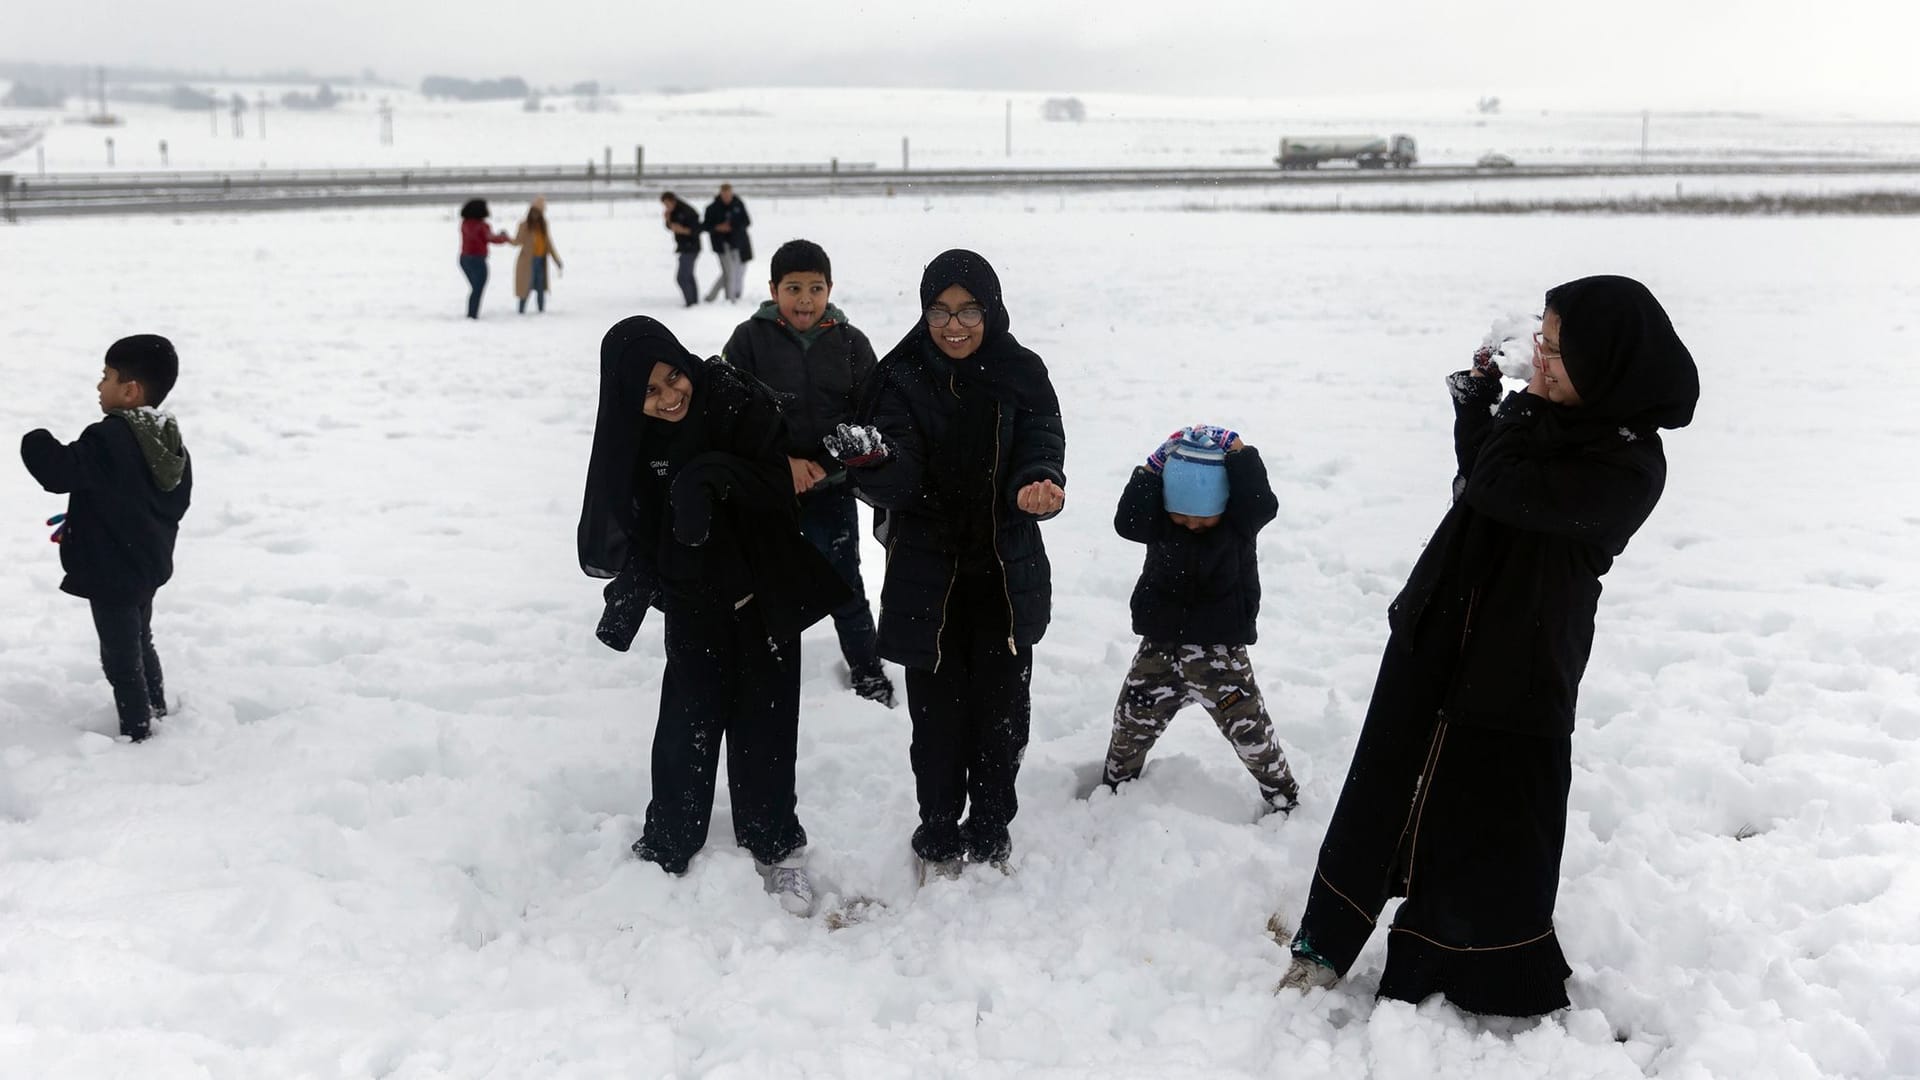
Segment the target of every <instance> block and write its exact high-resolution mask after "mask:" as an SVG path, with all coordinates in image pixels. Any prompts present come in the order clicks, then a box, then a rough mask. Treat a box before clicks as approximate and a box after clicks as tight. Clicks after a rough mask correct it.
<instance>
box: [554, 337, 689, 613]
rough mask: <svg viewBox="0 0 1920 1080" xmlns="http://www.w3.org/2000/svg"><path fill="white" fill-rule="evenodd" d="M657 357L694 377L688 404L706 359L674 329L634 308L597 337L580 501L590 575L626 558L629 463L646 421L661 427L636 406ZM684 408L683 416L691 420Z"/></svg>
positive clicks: (609, 571) (632, 465) (583, 558)
mask: <svg viewBox="0 0 1920 1080" xmlns="http://www.w3.org/2000/svg"><path fill="white" fill-rule="evenodd" d="M655 364H672V365H673V366H675V367H677V368H679V369H680V370H681V371H682V372H684V373H685V374H686V376H687V379H688V381H689V382H691V383H693V384H694V389H695V391H696V393H695V394H694V398H693V404H694V409H695V410H696V411H697V410H698V409H699V408H700V407H701V406H702V405H703V404H704V402H703V401H702V400H701V399H702V395H701V394H699V393H698V392H697V391H698V390H699V385H700V380H701V379H702V377H703V376H704V375H705V365H706V361H704V360H702V359H700V358H699V357H698V356H695V355H694V354H693V353H691V352H688V351H687V349H686V347H685V346H683V345H681V344H680V341H679V339H678V338H675V337H674V336H673V332H672V331H671V330H668V329H667V328H666V327H665V326H662V325H661V324H660V322H659V321H658V320H656V319H653V318H650V317H648V316H646V315H635V316H633V317H632V318H627V319H622V320H620V321H619V322H617V323H615V324H613V329H611V330H608V331H607V336H606V337H604V338H602V339H601V340H600V411H599V414H598V415H597V416H596V417H595V418H594V422H593V456H592V457H591V458H589V459H588V461H587V492H586V498H585V500H584V501H583V502H582V505H581V508H580V531H579V536H578V543H579V548H580V569H581V570H584V571H585V572H586V573H587V575H588V576H590V577H603V578H604V577H612V576H614V575H615V574H617V573H619V572H620V570H621V569H622V568H623V567H625V566H626V563H627V550H628V546H629V544H630V542H631V535H632V532H633V528H634V521H635V513H634V506H633V489H634V470H635V469H636V468H637V467H638V466H639V464H640V449H641V445H642V442H643V441H644V440H645V439H646V437H647V435H648V434H649V430H650V429H655V428H666V427H670V426H672V425H670V424H669V423H668V422H667V421H665V420H652V419H650V418H649V417H647V416H646V414H645V413H644V412H643V411H642V410H643V407H644V406H645V404H646V400H647V377H648V376H649V375H650V374H652V372H653V366H654V365H655ZM695 419H696V417H695V416H694V415H689V416H688V417H687V418H686V419H685V420H682V421H680V423H681V424H688V423H693V422H694V421H695Z"/></svg>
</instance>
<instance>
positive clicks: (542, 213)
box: [513, 196, 567, 315]
mask: <svg viewBox="0 0 1920 1080" xmlns="http://www.w3.org/2000/svg"><path fill="white" fill-rule="evenodd" d="M513 242H514V244H515V245H516V246H518V247H519V248H520V257H519V258H518V259H516V260H515V261H514V264H513V295H515V296H517V297H519V298H520V314H522V315H525V314H526V313H527V294H528V293H532V294H533V295H534V298H535V302H536V303H537V304H538V305H539V310H541V311H545V310H547V260H548V259H552V260H553V265H554V266H556V267H558V268H559V269H560V270H561V272H563V273H564V272H565V271H566V268H567V267H566V264H565V263H562V262H561V261H560V252H559V251H557V250H555V248H554V246H553V236H552V234H550V233H548V232H547V200H546V197H545V196H536V197H535V198H534V200H533V205H532V206H530V207H528V208H527V217H526V220H525V221H522V222H521V223H520V227H519V228H517V229H515V230H514V231H513Z"/></svg>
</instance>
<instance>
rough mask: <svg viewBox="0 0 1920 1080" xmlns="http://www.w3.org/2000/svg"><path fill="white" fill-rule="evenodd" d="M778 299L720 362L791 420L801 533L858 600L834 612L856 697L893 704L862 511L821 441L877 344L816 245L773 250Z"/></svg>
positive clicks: (852, 409)
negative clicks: (846, 302)
mask: <svg viewBox="0 0 1920 1080" xmlns="http://www.w3.org/2000/svg"><path fill="white" fill-rule="evenodd" d="M770 287H771V289H772V292H773V299H771V300H766V301H763V302H762V303H761V305H760V310H758V311H756V312H754V313H753V317H752V318H750V319H748V320H747V321H745V322H743V323H741V324H740V325H739V326H738V327H736V328H735V329H734V331H733V336H732V337H731V338H729V339H727V347H726V350H725V351H724V352H722V353H721V354H720V355H721V358H722V359H724V360H726V361H727V362H728V363H730V364H732V365H733V366H734V367H737V368H739V369H740V370H741V371H744V372H746V373H747V374H749V375H752V376H753V377H755V378H757V379H759V380H760V381H761V382H763V383H765V384H767V386H769V387H771V388H772V389H773V391H774V392H775V393H776V394H778V395H779V396H780V399H781V403H782V408H783V411H784V412H785V414H786V420H787V465H788V468H789V470H790V472H791V473H792V476H793V490H794V493H795V494H796V495H798V496H799V497H800V528H801V531H803V532H805V533H806V535H807V539H809V540H811V541H813V545H814V547H816V548H819V549H820V553H821V554H823V555H825V556H826V557H827V560H828V561H829V562H831V563H833V567H834V569H835V570H838V571H839V572H840V577H841V579H842V580H844V581H845V582H846V583H847V587H848V588H849V589H851V590H852V591H853V596H852V598H851V599H849V600H848V601H847V602H846V603H845V604H843V605H841V606H840V607H839V608H837V609H836V610H835V611H834V613H833V627H834V630H835V631H837V632H838V634H839V637H840V653H841V655H842V656H843V657H845V658H846V661H847V672H848V677H849V678H850V679H851V681H852V683H853V689H854V692H855V693H857V694H859V695H860V696H861V697H863V698H866V699H867V700H869V701H878V702H880V703H881V704H883V705H886V706H888V707H889V708H891V707H892V706H893V680H891V679H889V678H887V670H886V665H885V664H883V663H881V661H880V653H879V650H878V646H877V645H876V642H875V636H874V634H875V632H874V625H873V608H872V607H871V606H870V605H869V604H868V603H867V588H866V583H865V582H863V581H862V580H861V579H860V514H859V510H858V509H857V500H856V499H855V498H854V494H853V485H852V484H850V483H848V482H847V470H846V468H845V467H843V466H842V465H841V464H840V463H839V462H838V461H835V460H834V459H833V458H832V457H831V456H829V455H828V454H827V451H826V448H825V447H824V446H822V445H821V440H822V439H823V438H825V437H826V436H827V435H828V434H830V433H832V432H833V430H834V429H835V428H837V427H838V426H839V425H841V424H844V423H848V422H849V421H853V420H856V419H857V418H858V416H857V411H858V405H859V397H860V394H861V392H862V390H863V389H864V388H865V387H866V385H867V381H868V380H869V379H871V378H872V377H873V369H874V358H873V346H872V345H871V344H870V343H868V341H867V335H865V334H863V333H861V332H860V331H859V330H858V329H856V328H855V327H854V326H853V324H852V323H849V322H848V321H847V316H846V313H845V312H842V311H841V310H840V309H839V308H838V307H835V306H834V305H833V302H832V296H833V263H832V262H831V261H830V260H828V258H827V253H826V251H825V250H824V249H822V248H821V247H820V245H819V244H816V243H814V242H812V241H811V240H789V241H787V242H786V243H784V244H782V245H780V249H779V250H778V251H775V252H774V253H773V281H772V283H771V286H770Z"/></svg>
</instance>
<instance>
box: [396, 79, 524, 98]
mask: <svg viewBox="0 0 1920 1080" xmlns="http://www.w3.org/2000/svg"><path fill="white" fill-rule="evenodd" d="M420 92H421V93H422V94H425V95H426V96H427V97H430V98H452V99H453V100H455V101H515V100H524V99H525V98H527V97H529V96H530V95H531V91H530V90H529V89H528V87H527V80H525V79H522V78H520V77H519V76H518V75H508V76H506V77H504V78H499V79H457V78H454V77H453V76H451V75H429V76H427V77H426V78H425V79H422V80H421V81H420Z"/></svg>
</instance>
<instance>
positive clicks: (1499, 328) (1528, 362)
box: [1480, 314, 1540, 381]
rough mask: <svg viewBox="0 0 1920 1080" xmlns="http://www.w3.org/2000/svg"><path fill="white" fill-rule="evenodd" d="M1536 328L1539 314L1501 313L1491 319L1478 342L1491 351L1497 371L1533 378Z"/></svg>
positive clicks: (1517, 376)
mask: <svg viewBox="0 0 1920 1080" xmlns="http://www.w3.org/2000/svg"><path fill="white" fill-rule="evenodd" d="M1538 329H1540V316H1538V315H1518V314H1514V315H1502V316H1500V317H1499V318H1497V319H1495V320H1493V326H1492V327H1491V328H1489V329H1488V330H1487V336H1486V337H1484V338H1482V339H1481V340H1480V344H1481V345H1484V346H1486V347H1487V348H1490V349H1492V350H1493V359H1494V363H1496V364H1499V365H1500V374H1502V375H1505V376H1506V377H1507V378H1509V379H1520V380H1522V381H1528V380H1531V379H1532V378H1533V333H1534V331H1536V330H1538Z"/></svg>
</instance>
